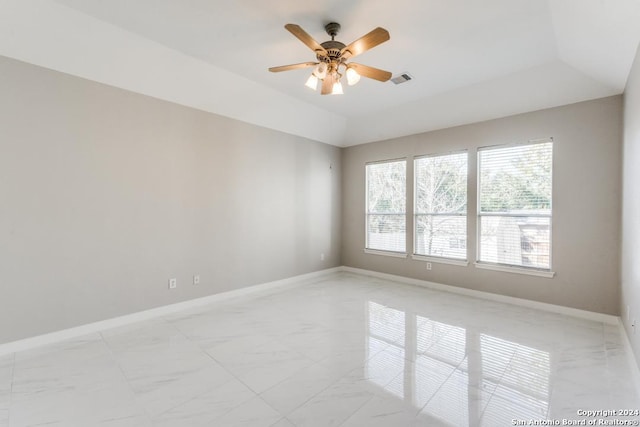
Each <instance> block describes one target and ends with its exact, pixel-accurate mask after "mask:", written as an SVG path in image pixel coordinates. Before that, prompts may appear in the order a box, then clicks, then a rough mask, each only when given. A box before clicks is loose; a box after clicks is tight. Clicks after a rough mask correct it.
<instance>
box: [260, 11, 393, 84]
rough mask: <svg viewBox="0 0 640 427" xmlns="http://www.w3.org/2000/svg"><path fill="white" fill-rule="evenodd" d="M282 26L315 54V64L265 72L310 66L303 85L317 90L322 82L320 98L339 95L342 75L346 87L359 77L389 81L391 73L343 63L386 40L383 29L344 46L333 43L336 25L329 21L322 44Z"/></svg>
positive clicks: (294, 28)
mask: <svg viewBox="0 0 640 427" xmlns="http://www.w3.org/2000/svg"><path fill="white" fill-rule="evenodd" d="M284 27H285V28H286V29H287V31H289V32H290V33H291V34H293V35H294V36H296V37H297V38H298V39H299V40H300V41H301V42H302V43H304V44H305V45H307V47H309V48H310V49H311V50H312V51H313V52H314V53H315V54H316V60H317V62H302V63H300V64H292V65H282V66H279V67H271V68H269V71H271V72H273V73H277V72H281V71H289V70H296V69H299V68H308V67H314V69H313V72H312V73H311V75H310V76H309V78H308V79H307V82H306V83H305V86H307V87H308V88H310V89H313V90H317V89H318V83H319V82H322V85H321V89H320V93H321V94H322V95H328V94H332V95H341V94H343V93H344V92H343V89H342V83H341V82H340V79H341V78H342V76H343V75H346V77H347V84H348V85H349V86H353V85H355V84H356V83H358V82H359V81H360V77H361V76H364V77H368V78H370V79H374V80H378V81H381V82H386V81H387V80H389V79H390V78H391V73H390V72H388V71H384V70H380V69H378V68H373V67H369V66H366V65H362V64H357V63H355V62H349V63H347V60H348V59H350V58H353V57H354V56H356V55H360V54H361V53H363V52H366V51H367V50H369V49H372V48H374V47H376V46H378V45H379V44H382V43H384V42H386V41H387V40H389V32H388V31H387V30H385V29H384V28H380V27H378V28H376V29H374V30H372V31H371V32H369V33H367V34H365V35H364V36H362V37H360V38H359V39H358V40H356V41H354V42H353V43H351V44H349V45H345V44H344V43H342V42H339V41H337V40H335V37H336V35H337V34H338V31H340V24H338V23H336V22H330V23H329V24H327V25H325V27H324V28H325V30H326V31H327V34H329V36H331V40H328V41H326V42H324V43H318V42H317V41H315V40H314V39H313V37H311V36H310V35H309V34H308V33H307V32H306V31H304V30H303V29H302V28H301V27H300V26H298V25H296V24H287V25H285V26H284ZM341 71H342V72H341Z"/></svg>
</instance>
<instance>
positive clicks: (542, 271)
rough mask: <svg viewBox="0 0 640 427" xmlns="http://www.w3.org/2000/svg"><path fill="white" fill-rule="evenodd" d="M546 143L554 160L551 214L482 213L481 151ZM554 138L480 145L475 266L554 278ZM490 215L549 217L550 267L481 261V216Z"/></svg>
mask: <svg viewBox="0 0 640 427" xmlns="http://www.w3.org/2000/svg"><path fill="white" fill-rule="evenodd" d="M544 143H552V160H551V206H550V208H549V214H548V215H547V214H500V213H496V212H491V213H482V212H481V210H482V200H481V199H480V197H481V185H482V181H481V180H482V178H481V176H482V166H481V162H480V152H481V151H485V150H491V149H497V148H509V147H517V146H524V145H535V144H544ZM553 146H554V144H553V138H552V137H549V138H541V139H532V140H529V141H526V142H516V143H510V144H497V145H490V146H485V147H479V148H478V150H477V155H476V161H477V190H476V200H477V212H476V262H475V263H474V265H475V267H477V268H481V269H486V270H495V271H503V272H509V273H519V274H526V275H531V276H539V277H546V278H552V277H554V276H555V272H553V271H552V266H553V264H552V261H553V169H554V167H553V165H554V162H553ZM483 216H484V217H490V216H512V217H522V216H526V217H539V218H549V268H539V267H529V266H522V265H514V264H503V263H494V262H488V261H480V256H481V243H482V241H481V238H482V230H481V218H482V217H483Z"/></svg>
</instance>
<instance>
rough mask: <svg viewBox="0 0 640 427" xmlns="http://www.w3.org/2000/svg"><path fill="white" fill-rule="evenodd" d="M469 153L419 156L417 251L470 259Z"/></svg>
mask: <svg viewBox="0 0 640 427" xmlns="http://www.w3.org/2000/svg"><path fill="white" fill-rule="evenodd" d="M467 159H468V155H467V153H466V152H461V153H451V154H445V155H438V156H428V157H421V158H417V159H415V161H414V171H415V208H414V225H415V226H414V230H415V231H414V232H415V236H414V253H415V254H417V255H426V256H436V257H443V258H453V259H458V260H466V259H467V162H468V160H467Z"/></svg>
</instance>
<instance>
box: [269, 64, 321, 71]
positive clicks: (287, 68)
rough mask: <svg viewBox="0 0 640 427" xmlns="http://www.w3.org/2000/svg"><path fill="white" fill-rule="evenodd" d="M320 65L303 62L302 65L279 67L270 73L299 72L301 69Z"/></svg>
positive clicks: (272, 69) (273, 68)
mask: <svg viewBox="0 0 640 427" xmlns="http://www.w3.org/2000/svg"><path fill="white" fill-rule="evenodd" d="M315 65H318V63H317V62H301V63H300V64H291V65H281V66H279V67H271V68H269V71H271V72H272V73H279V72H280V71H289V70H297V69H299V68H309V67H313V66H315Z"/></svg>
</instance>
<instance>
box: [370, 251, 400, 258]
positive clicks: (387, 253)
mask: <svg viewBox="0 0 640 427" xmlns="http://www.w3.org/2000/svg"><path fill="white" fill-rule="evenodd" d="M364 253H365V254H370V255H382V256H390V257H393V258H406V257H407V254H406V253H404V252H392V251H380V250H377V249H365V250H364Z"/></svg>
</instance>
